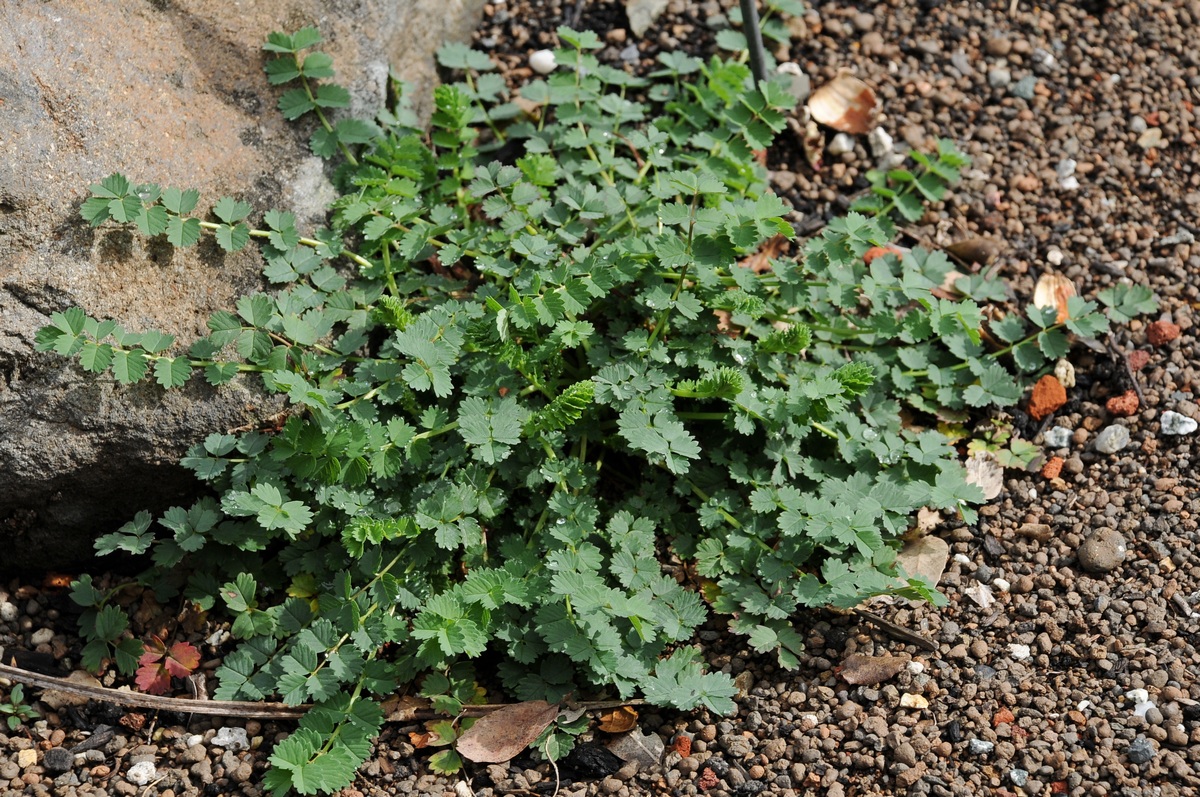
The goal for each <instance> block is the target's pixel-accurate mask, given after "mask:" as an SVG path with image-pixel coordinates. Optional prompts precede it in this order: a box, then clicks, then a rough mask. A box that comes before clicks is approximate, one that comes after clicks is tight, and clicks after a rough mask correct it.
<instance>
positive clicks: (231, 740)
mask: <svg viewBox="0 0 1200 797" xmlns="http://www.w3.org/2000/svg"><path fill="white" fill-rule="evenodd" d="M209 744H211V745H212V746H213V747H224V748H225V749H226V750H246V749H248V748H249V747H250V740H249V739H248V738H247V737H246V729H245V728H229V727H225V728H221V729H220V730H219V731H217V734H216V736H213V738H212V741H211V742H209Z"/></svg>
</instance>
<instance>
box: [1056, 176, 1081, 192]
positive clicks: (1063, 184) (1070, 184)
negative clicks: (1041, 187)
mask: <svg viewBox="0 0 1200 797" xmlns="http://www.w3.org/2000/svg"><path fill="white" fill-rule="evenodd" d="M1058 187H1059V188H1061V189H1062V190H1064V191H1074V190H1076V189H1077V188H1079V178H1078V177H1076V176H1075V175H1071V176H1070V177H1064V178H1062V179H1061V180H1059V181H1058Z"/></svg>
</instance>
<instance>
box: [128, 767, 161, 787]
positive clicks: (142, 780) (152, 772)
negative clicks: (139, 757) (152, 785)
mask: <svg viewBox="0 0 1200 797" xmlns="http://www.w3.org/2000/svg"><path fill="white" fill-rule="evenodd" d="M157 776H158V768H157V767H155V766H154V762H153V761H139V762H138V763H136V764H134V765H133V766H131V767H130V768H129V770H128V771H127V772H126V773H125V779H126V780H127V781H129V782H130V783H133V784H135V785H137V786H145V785H146V784H147V783H149V782H150V781H152V780H154V778H155V777H157Z"/></svg>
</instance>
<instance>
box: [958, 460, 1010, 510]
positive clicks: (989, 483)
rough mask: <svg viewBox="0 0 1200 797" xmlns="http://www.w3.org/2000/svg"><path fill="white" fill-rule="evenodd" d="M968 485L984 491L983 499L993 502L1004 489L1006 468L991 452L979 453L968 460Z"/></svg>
mask: <svg viewBox="0 0 1200 797" xmlns="http://www.w3.org/2000/svg"><path fill="white" fill-rule="evenodd" d="M967 483H968V484H974V485H976V486H977V487H979V489H980V490H983V499H984V500H985V501H991V500H992V499H993V498H995V497H996V496H998V495H1000V491H1001V490H1003V489H1004V468H1002V467H1001V466H1000V463H999V462H997V461H996V458H995V457H994V456H992V453H991V452H990V451H977V452H975V453H974V454H972V455H971V457H970V458H969V459H968V460H967Z"/></svg>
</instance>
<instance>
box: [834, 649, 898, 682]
mask: <svg viewBox="0 0 1200 797" xmlns="http://www.w3.org/2000/svg"><path fill="white" fill-rule="evenodd" d="M907 664H908V656H864V655H863V654H861V653H855V654H853V655H850V656H847V657H846V660H845V661H843V662H842V670H841V673H840V674H841V676H842V680H843V681H845V682H846V683H848V684H851V685H852V686H862V685H864V684H865V685H867V686H871V685H874V684H881V683H883V682H884V681H886V680H888V679H890V678H894V677H895V676H896V674H897V673H898V672H900V671H901V670H903V669H904V668H905V666H907Z"/></svg>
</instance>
